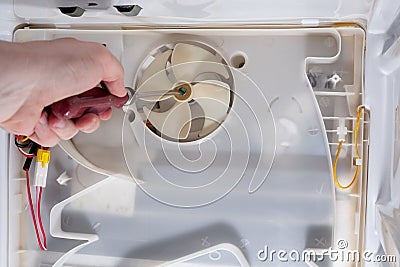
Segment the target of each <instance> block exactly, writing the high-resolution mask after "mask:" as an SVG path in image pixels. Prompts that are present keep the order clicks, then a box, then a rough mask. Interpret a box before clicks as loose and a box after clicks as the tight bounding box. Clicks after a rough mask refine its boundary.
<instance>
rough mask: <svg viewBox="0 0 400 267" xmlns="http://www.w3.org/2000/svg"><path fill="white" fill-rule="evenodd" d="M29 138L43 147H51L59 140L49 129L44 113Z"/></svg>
mask: <svg viewBox="0 0 400 267" xmlns="http://www.w3.org/2000/svg"><path fill="white" fill-rule="evenodd" d="M29 138H30V139H31V140H33V141H35V142H36V143H38V144H40V145H42V146H45V147H53V146H55V145H57V143H58V142H59V141H60V138H59V137H58V136H57V135H56V134H55V133H54V132H53V131H52V130H51V129H50V128H49V125H48V120H47V113H46V112H44V111H43V112H42V115H41V116H40V119H39V122H38V123H37V124H36V125H35V132H34V133H33V134H32V135H30V136H29Z"/></svg>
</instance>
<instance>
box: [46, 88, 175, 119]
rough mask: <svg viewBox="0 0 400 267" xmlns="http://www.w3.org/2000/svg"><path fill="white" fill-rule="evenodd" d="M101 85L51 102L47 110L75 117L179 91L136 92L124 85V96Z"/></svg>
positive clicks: (62, 115)
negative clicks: (125, 91) (116, 94)
mask: <svg viewBox="0 0 400 267" xmlns="http://www.w3.org/2000/svg"><path fill="white" fill-rule="evenodd" d="M100 85H101V87H95V88H93V89H90V90H89V91H86V92H84V93H81V94H79V95H75V96H71V97H68V98H65V99H63V100H60V101H58V102H56V103H53V104H52V105H51V106H50V107H48V110H50V112H51V113H53V114H54V115H55V116H56V117H58V118H64V119H76V118H80V117H82V116H83V115H85V114H87V113H94V114H100V113H102V112H104V111H106V110H108V109H109V108H122V107H123V106H125V105H127V104H131V103H132V102H133V101H134V100H135V99H137V98H145V97H157V96H164V95H179V94H181V93H180V92H179V91H177V90H175V89H173V90H168V91H149V92H140V93H136V92H135V90H133V89H132V88H130V87H125V88H126V90H127V91H128V93H127V95H126V96H124V97H118V96H115V95H112V94H111V93H110V92H109V91H108V89H107V86H106V85H105V84H104V82H101V83H100Z"/></svg>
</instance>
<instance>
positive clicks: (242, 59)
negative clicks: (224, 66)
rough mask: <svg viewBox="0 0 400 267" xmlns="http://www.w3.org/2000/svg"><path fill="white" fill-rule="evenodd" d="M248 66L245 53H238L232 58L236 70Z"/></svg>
mask: <svg viewBox="0 0 400 267" xmlns="http://www.w3.org/2000/svg"><path fill="white" fill-rule="evenodd" d="M245 64H246V56H245V55H244V54H243V53H237V54H235V55H233V56H232V57H231V65H232V67H234V68H236V69H241V68H243V67H244V65H245Z"/></svg>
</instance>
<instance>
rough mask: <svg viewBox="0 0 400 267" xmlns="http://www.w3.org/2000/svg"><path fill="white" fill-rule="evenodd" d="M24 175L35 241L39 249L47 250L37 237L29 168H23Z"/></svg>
mask: <svg viewBox="0 0 400 267" xmlns="http://www.w3.org/2000/svg"><path fill="white" fill-rule="evenodd" d="M25 175H26V191H27V193H28V200H29V201H28V202H29V209H30V211H31V217H32V220H33V225H34V227H35V233H36V239H37V242H38V244H39V247H40V249H41V250H47V249H46V247H43V245H42V242H41V240H40V237H39V230H38V226H37V223H36V218H35V211H34V209H33V202H32V195H31V187H30V183H29V170H28V169H26V170H25ZM45 246H46V245H45Z"/></svg>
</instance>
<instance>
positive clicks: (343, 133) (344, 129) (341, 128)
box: [336, 118, 347, 142]
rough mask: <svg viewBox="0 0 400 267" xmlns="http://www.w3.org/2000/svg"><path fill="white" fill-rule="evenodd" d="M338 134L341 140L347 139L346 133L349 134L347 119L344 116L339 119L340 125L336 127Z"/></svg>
mask: <svg viewBox="0 0 400 267" xmlns="http://www.w3.org/2000/svg"><path fill="white" fill-rule="evenodd" d="M336 132H337V135H338V139H339V142H340V141H342V142H344V141H346V135H347V127H346V126H345V120H344V119H343V118H340V119H339V126H338V127H337V129H336Z"/></svg>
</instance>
